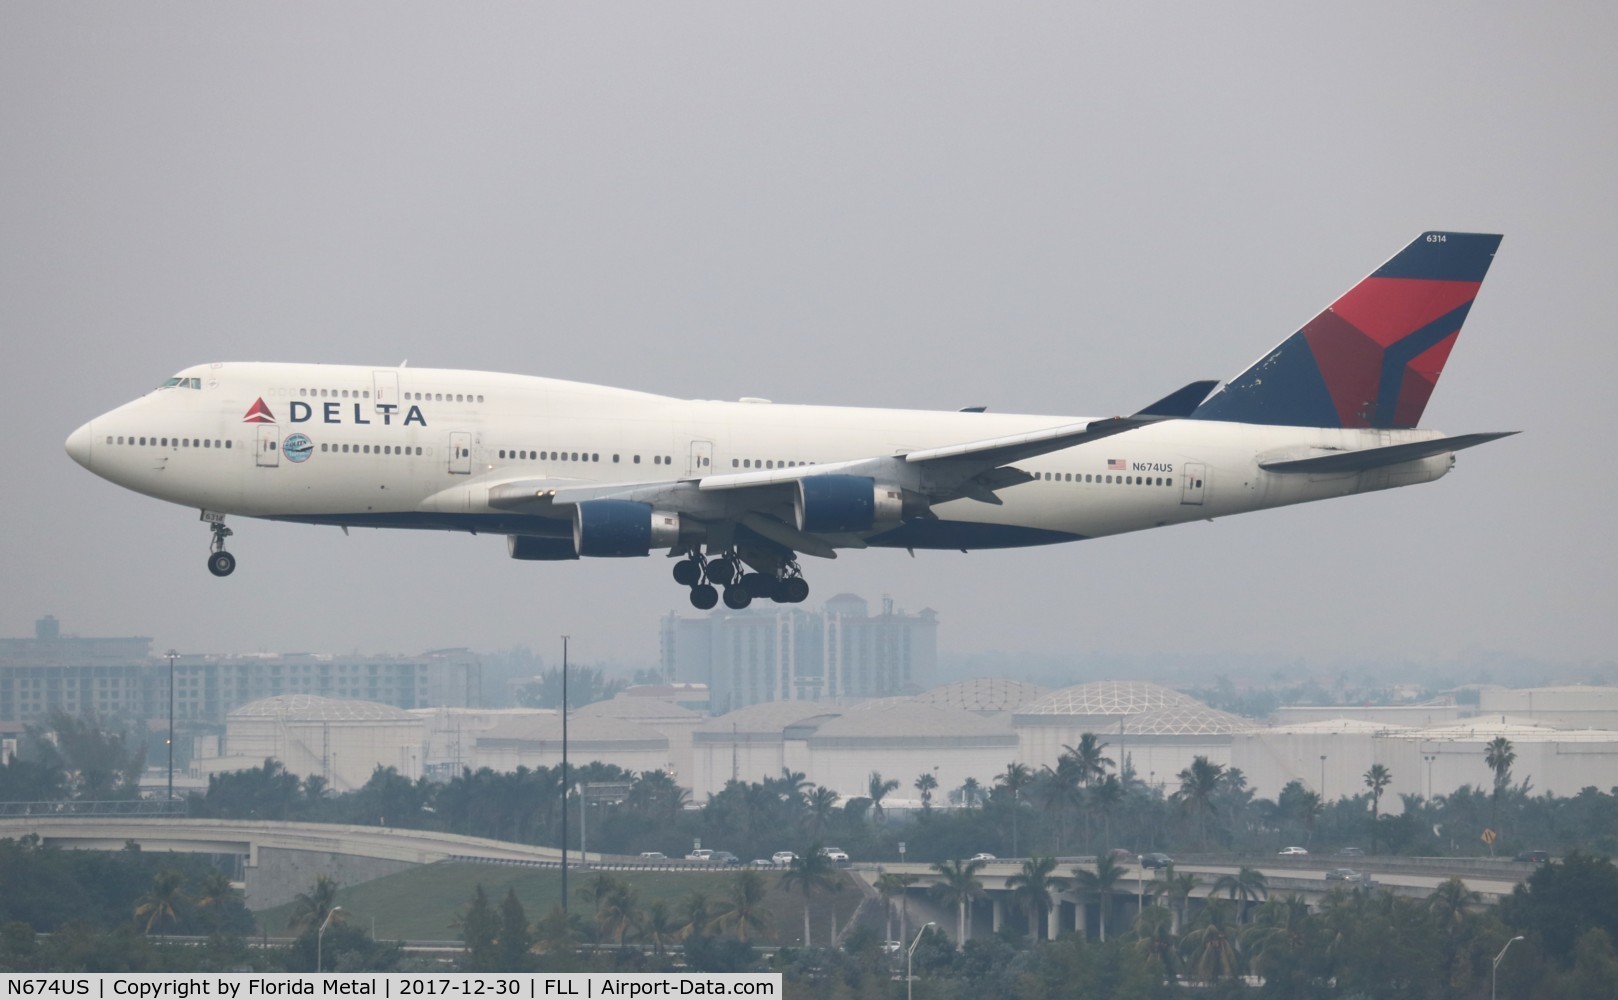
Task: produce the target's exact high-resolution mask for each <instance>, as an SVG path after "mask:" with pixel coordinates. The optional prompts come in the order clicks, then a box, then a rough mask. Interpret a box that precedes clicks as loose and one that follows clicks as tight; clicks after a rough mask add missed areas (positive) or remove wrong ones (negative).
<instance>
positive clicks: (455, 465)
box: [449, 431, 472, 476]
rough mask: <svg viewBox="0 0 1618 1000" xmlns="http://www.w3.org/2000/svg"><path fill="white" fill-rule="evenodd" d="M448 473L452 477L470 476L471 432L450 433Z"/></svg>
mask: <svg viewBox="0 0 1618 1000" xmlns="http://www.w3.org/2000/svg"><path fill="white" fill-rule="evenodd" d="M449 471H450V472H451V473H452V474H454V475H460V476H469V475H471V474H472V432H471V431H450V434H449Z"/></svg>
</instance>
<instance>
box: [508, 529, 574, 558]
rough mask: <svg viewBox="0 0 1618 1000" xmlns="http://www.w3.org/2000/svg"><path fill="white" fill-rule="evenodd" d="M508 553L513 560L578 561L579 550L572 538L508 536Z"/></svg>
mask: <svg viewBox="0 0 1618 1000" xmlns="http://www.w3.org/2000/svg"><path fill="white" fill-rule="evenodd" d="M506 551H507V552H509V553H510V554H511V558H513V559H532V560H546V561H549V560H554V559H577V558H578V557H579V552H578V549H576V548H574V547H573V539H571V538H535V537H533V536H532V535H507V536H506Z"/></svg>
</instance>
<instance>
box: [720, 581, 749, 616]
mask: <svg viewBox="0 0 1618 1000" xmlns="http://www.w3.org/2000/svg"><path fill="white" fill-rule="evenodd" d="M752 603H753V595H752V594H749V593H748V592H747V588H745V587H742V586H740V585H736V586H730V587H726V588H725V607H727V608H730V609H731V610H732V611H740V610H741V609H743V608H745V607H747V606H748V605H749V604H752Z"/></svg>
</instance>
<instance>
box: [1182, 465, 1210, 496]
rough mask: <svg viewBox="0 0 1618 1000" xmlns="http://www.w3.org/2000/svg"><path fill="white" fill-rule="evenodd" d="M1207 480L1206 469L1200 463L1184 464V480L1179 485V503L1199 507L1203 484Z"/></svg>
mask: <svg viewBox="0 0 1618 1000" xmlns="http://www.w3.org/2000/svg"><path fill="white" fill-rule="evenodd" d="M1207 478H1208V467H1207V466H1205V465H1203V464H1202V463H1201V462H1187V463H1185V478H1184V479H1183V480H1182V481H1181V483H1180V502H1181V503H1182V504H1192V505H1195V506H1200V505H1201V504H1202V495H1203V490H1204V486H1203V484H1204V483H1205V482H1206V481H1207Z"/></svg>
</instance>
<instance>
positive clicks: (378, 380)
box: [371, 371, 399, 407]
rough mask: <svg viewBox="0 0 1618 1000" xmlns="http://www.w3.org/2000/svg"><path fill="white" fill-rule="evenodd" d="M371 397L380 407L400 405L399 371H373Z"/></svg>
mask: <svg viewBox="0 0 1618 1000" xmlns="http://www.w3.org/2000/svg"><path fill="white" fill-rule="evenodd" d="M371 383H372V388H373V389H374V390H375V391H374V392H373V393H372V394H371V397H372V399H373V400H374V401H375V403H376V405H377V406H378V407H382V406H398V405H399V373H398V372H396V371H385V372H378V371H373V372H372V373H371Z"/></svg>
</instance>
